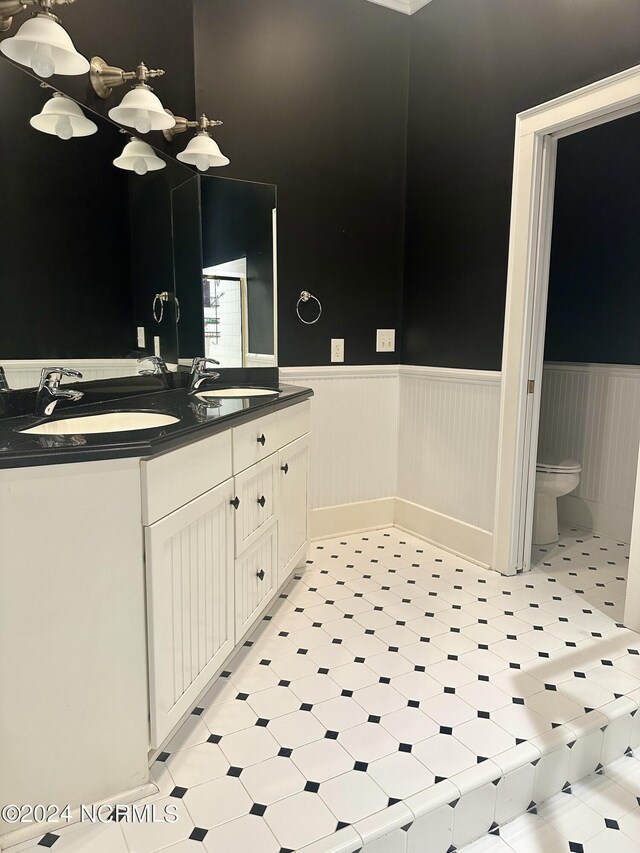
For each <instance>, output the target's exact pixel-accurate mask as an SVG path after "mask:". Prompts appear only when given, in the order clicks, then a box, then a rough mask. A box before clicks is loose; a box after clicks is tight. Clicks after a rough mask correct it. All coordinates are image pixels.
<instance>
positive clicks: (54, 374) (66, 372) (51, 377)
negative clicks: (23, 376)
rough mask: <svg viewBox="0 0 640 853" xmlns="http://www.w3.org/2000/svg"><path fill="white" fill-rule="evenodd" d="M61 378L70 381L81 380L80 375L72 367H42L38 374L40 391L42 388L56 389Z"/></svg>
mask: <svg viewBox="0 0 640 853" xmlns="http://www.w3.org/2000/svg"><path fill="white" fill-rule="evenodd" d="M63 376H68V377H70V378H71V379H82V373H80V371H79V370H74V369H73V368H72V367H43V368H42V372H41V374H40V386H39V388H40V390H42V388H49V389H53V388H57V387H58V386H59V385H60V381H61V379H62V377H63Z"/></svg>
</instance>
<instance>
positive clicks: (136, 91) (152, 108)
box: [109, 85, 176, 133]
mask: <svg viewBox="0 0 640 853" xmlns="http://www.w3.org/2000/svg"><path fill="white" fill-rule="evenodd" d="M109 118H111V119H113V121H116V122H118V124H124V125H125V127H135V129H136V130H137V131H138V133H148V132H149V131H150V130H169V128H171V127H173V126H174V125H175V123H176V120H175V119H174V118H173V116H171V115H169V114H168V113H166V112H165V110H164V107H163V106H162V103H161V102H160V98H158V97H157V95H154V94H153V92H152V91H151V89H150V88H149V87H148V86H145V85H141V86H135V87H134V88H133V89H131V90H130V91H129V92H127V94H126V95H125V96H124V98H123V99H122V102H121V104H120V106H119V107H113V109H111V110H109Z"/></svg>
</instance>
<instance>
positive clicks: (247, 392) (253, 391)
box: [196, 388, 280, 400]
mask: <svg viewBox="0 0 640 853" xmlns="http://www.w3.org/2000/svg"><path fill="white" fill-rule="evenodd" d="M279 393H280V392H279V391H274V390H273V388H216V389H215V390H212V391H198V392H197V394H196V396H197V397H201V398H202V399H203V400H213V399H214V398H217V397H275V396H277V395H278V394H279Z"/></svg>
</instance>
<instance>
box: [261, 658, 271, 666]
mask: <svg viewBox="0 0 640 853" xmlns="http://www.w3.org/2000/svg"><path fill="white" fill-rule="evenodd" d="M270 663H271V661H270V660H267V659H266V658H262V660H261V661H260V666H269V664H270Z"/></svg>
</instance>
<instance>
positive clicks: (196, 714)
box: [191, 708, 204, 717]
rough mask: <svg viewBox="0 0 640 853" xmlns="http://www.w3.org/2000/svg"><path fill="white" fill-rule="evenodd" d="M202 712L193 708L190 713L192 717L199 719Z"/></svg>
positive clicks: (202, 709)
mask: <svg viewBox="0 0 640 853" xmlns="http://www.w3.org/2000/svg"><path fill="white" fill-rule="evenodd" d="M203 711H204V708H194V709H193V711H192V712H191V713H192V714H193V715H194V717H199V716H200V714H201V713H202V712H203Z"/></svg>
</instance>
